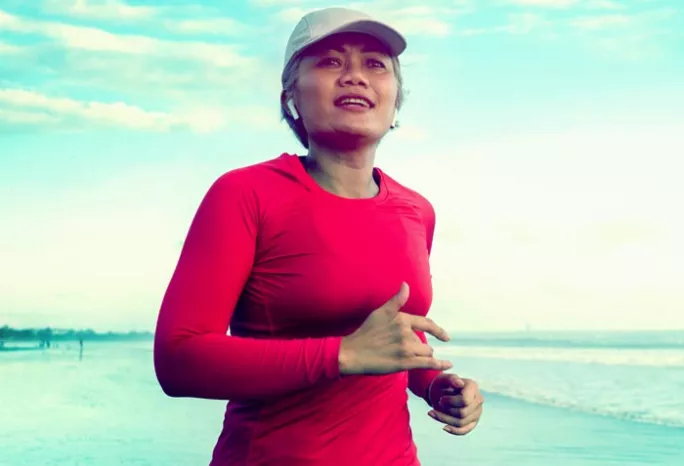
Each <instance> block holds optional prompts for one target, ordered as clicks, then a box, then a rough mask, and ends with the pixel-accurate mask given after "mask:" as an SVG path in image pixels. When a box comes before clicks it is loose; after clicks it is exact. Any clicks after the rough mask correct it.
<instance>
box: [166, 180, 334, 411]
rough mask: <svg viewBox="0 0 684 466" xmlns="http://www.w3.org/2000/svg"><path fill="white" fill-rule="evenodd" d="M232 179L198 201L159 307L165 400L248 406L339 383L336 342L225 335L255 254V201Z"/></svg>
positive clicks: (218, 182)
mask: <svg viewBox="0 0 684 466" xmlns="http://www.w3.org/2000/svg"><path fill="white" fill-rule="evenodd" d="M240 176H241V175H240V174H239V173H238V174H235V173H228V174H226V175H224V176H222V177H221V178H219V179H218V180H217V181H216V182H215V183H214V184H213V185H212V186H211V188H210V189H209V191H208V192H207V194H206V195H205V197H204V199H203V200H202V202H201V204H200V206H199V208H198V210H197V213H196V214H195V217H194V219H193V222H192V224H191V226H190V229H189V231H188V234H187V237H186V241H185V243H184V246H183V250H182V252H181V255H180V258H179V261H178V264H177V266H176V269H175V271H174V273H173V276H172V278H171V281H170V283H169V285H168V288H167V290H166V293H165V295H164V299H163V301H162V305H161V309H160V311H159V317H158V320H157V328H156V332H155V341H154V364H155V371H156V375H157V379H158V381H159V383H160V385H161V387H162V389H163V390H164V392H165V393H166V394H167V395H169V396H174V397H196V398H209V399H222V400H249V399H255V398H264V397H275V396H281V395H285V394H288V393H291V392H294V391H297V390H300V389H305V388H307V387H311V386H313V385H315V384H317V383H319V382H321V381H323V380H335V379H336V378H338V377H339V362H338V354H339V346H340V338H317V339H300V340H265V339H252V338H242V337H236V336H229V335H226V333H227V331H228V327H229V325H230V321H231V318H232V315H233V310H234V308H235V305H236V303H237V302H238V299H239V297H240V295H241V293H242V288H243V286H244V284H245V282H246V281H247V279H248V277H249V274H250V271H251V267H252V263H253V260H254V255H255V249H256V237H257V231H258V223H259V215H258V202H257V199H256V196H255V195H254V193H253V192H251V189H250V188H248V187H247V185H248V183H245V182H243V180H242V179H241V178H240Z"/></svg>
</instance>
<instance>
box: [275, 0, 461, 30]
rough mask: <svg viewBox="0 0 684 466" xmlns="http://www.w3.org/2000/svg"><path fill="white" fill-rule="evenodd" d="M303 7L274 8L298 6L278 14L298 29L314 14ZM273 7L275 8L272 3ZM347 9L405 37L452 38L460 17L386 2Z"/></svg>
mask: <svg viewBox="0 0 684 466" xmlns="http://www.w3.org/2000/svg"><path fill="white" fill-rule="evenodd" d="M299 3H302V2H274V3H273V5H275V4H278V5H285V4H289V5H292V4H296V5H292V6H289V7H287V8H284V9H281V10H280V11H278V12H277V13H276V15H275V16H276V18H277V19H278V20H280V21H281V22H285V23H290V24H293V25H294V23H296V22H297V21H299V20H300V19H301V17H302V16H304V15H305V14H307V13H309V12H310V11H311V8H304V7H302V6H299V5H298V4H299ZM269 5H271V3H270V2H269ZM346 6H347V7H348V8H353V9H358V10H360V11H363V12H365V13H367V14H369V15H371V16H374V17H376V18H378V19H379V20H381V21H386V22H387V23H388V24H390V25H392V26H393V27H396V28H397V29H398V30H399V31H401V32H402V34H406V35H409V36H436V37H443V36H448V35H449V34H451V24H450V22H449V21H448V20H447V19H448V18H449V17H452V16H455V15H456V14H457V13H459V10H456V9H453V8H441V7H433V6H426V5H424V4H421V3H419V2H415V3H412V4H409V5H406V6H403V7H402V8H397V6H396V4H395V3H393V2H387V1H384V0H376V1H374V2H369V3H351V4H349V5H346Z"/></svg>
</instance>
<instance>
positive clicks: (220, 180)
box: [209, 154, 296, 200]
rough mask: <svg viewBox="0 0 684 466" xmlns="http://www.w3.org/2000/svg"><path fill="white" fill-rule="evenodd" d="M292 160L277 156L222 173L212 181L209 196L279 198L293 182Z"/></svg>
mask: <svg viewBox="0 0 684 466" xmlns="http://www.w3.org/2000/svg"><path fill="white" fill-rule="evenodd" d="M293 157H296V156H293V155H289V154H281V155H279V156H278V157H275V158H272V159H269V160H265V161H262V162H257V163H253V164H250V165H246V166H242V167H237V168H234V169H231V170H229V171H226V172H224V173H222V174H221V175H219V176H218V177H217V178H216V179H215V180H214V181H213V183H212V184H211V186H210V187H209V193H212V194H215V195H217V196H221V197H223V196H230V197H236V198H242V199H252V200H258V199H261V200H263V199H266V198H269V197H272V196H274V195H283V194H285V193H286V192H287V188H288V186H289V185H291V184H292V180H293V178H294V176H293V174H292V172H293V168H292V165H293V159H292V158H293Z"/></svg>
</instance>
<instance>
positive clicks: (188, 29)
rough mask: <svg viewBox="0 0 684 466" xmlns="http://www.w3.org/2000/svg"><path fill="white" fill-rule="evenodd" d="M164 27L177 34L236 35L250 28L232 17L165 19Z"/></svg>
mask: <svg viewBox="0 0 684 466" xmlns="http://www.w3.org/2000/svg"><path fill="white" fill-rule="evenodd" d="M165 25H166V29H168V30H169V31H173V32H176V33H179V34H205V35H207V34H208V35H216V36H236V35H238V34H244V33H246V32H249V31H250V30H251V28H250V27H248V26H246V25H245V24H242V23H241V22H239V21H237V20H234V19H232V18H210V19H186V20H180V21H166V22H165Z"/></svg>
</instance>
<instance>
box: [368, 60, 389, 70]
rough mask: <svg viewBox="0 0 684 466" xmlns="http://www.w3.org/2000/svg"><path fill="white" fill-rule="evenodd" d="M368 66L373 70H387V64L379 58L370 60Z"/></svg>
mask: <svg viewBox="0 0 684 466" xmlns="http://www.w3.org/2000/svg"><path fill="white" fill-rule="evenodd" d="M368 66H369V67H371V68H387V66H386V65H385V63H384V62H382V61H380V60H378V59H377V58H370V59H368Z"/></svg>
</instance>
